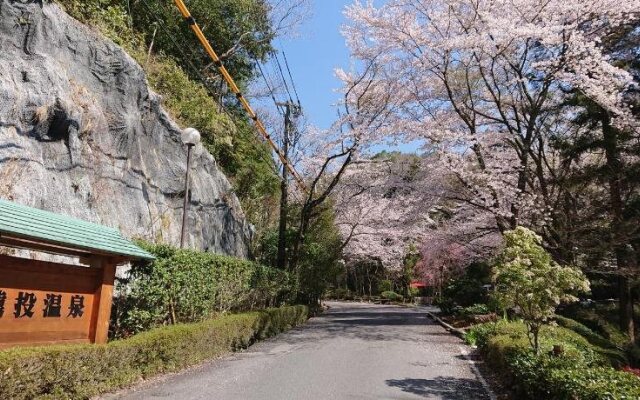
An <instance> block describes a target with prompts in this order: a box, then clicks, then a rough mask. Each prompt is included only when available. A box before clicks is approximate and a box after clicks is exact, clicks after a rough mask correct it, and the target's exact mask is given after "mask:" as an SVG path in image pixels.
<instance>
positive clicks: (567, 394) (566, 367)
mask: <svg viewBox="0 0 640 400" xmlns="http://www.w3.org/2000/svg"><path fill="white" fill-rule="evenodd" d="M564 322H566V321H564ZM540 336H541V354H540V355H535V354H534V353H533V352H532V351H531V348H530V345H529V342H528V340H527V338H526V328H525V326H524V324H522V323H519V322H510V323H507V322H504V321H501V322H499V323H497V324H493V323H489V324H483V325H478V326H476V327H474V328H472V329H471V330H470V331H469V333H468V335H467V341H469V342H472V343H474V344H477V345H478V347H479V348H480V349H481V350H482V352H483V353H484V355H485V357H486V359H487V362H488V363H489V364H490V365H491V366H493V367H494V368H496V369H497V370H498V371H499V372H501V373H502V375H503V376H505V378H507V379H508V380H510V381H511V383H512V387H513V388H514V389H515V390H516V392H518V394H519V395H520V396H522V397H523V398H526V399H532V400H537V399H547V400H576V399H579V400H627V399H639V398H640V378H638V377H636V376H635V375H633V374H630V373H627V372H623V371H618V370H616V369H614V368H612V367H611V365H617V361H618V360H617V359H616V357H612V354H610V353H609V352H610V351H611V350H612V349H610V348H609V349H605V348H602V347H599V346H596V345H594V344H592V343H590V342H589V341H588V340H587V339H586V338H584V337H583V336H581V335H579V334H578V333H576V332H574V331H572V330H569V329H565V328H562V327H551V326H545V327H544V328H543V330H542V331H541V333H540ZM591 339H592V340H593V338H591ZM554 345H561V346H562V347H563V349H564V353H563V354H562V355H560V356H553V355H551V354H550V352H551V349H552V347H553V346H554ZM616 356H617V354H616Z"/></svg>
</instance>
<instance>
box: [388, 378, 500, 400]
mask: <svg viewBox="0 0 640 400" xmlns="http://www.w3.org/2000/svg"><path fill="white" fill-rule="evenodd" d="M385 383H386V384H387V385H388V386H391V387H395V388H398V389H400V390H402V391H403V392H405V393H411V394H415V395H418V396H420V397H425V398H432V397H433V398H437V399H442V400H461V399H465V400H488V399H489V396H487V395H486V394H485V392H484V389H483V388H482V385H481V384H480V383H479V382H478V381H476V380H473V379H463V378H452V377H442V376H439V377H436V378H434V379H411V378H406V379H389V380H387V381H385Z"/></svg>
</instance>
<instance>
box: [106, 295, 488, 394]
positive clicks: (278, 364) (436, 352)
mask: <svg viewBox="0 0 640 400" xmlns="http://www.w3.org/2000/svg"><path fill="white" fill-rule="evenodd" d="M328 305H329V306H330V309H329V311H328V312H326V313H325V314H323V315H321V316H320V317H317V318H312V319H311V320H309V322H308V323H307V324H306V325H305V326H303V327H300V328H297V329H294V330H292V331H290V332H288V333H285V334H282V335H279V336H278V337H276V338H274V339H270V340H267V341H264V342H262V343H259V344H256V345H254V346H252V347H250V348H249V349H248V350H247V351H245V352H242V353H236V354H234V355H232V356H229V357H227V358H224V359H221V360H217V361H212V362H209V363H207V364H205V365H202V366H200V367H197V368H194V369H192V370H189V371H187V372H185V373H182V374H177V375H170V376H168V377H165V378H162V379H160V380H155V381H152V382H150V383H147V384H145V385H143V386H141V387H139V388H136V389H133V390H130V391H128V392H124V393H120V394H118V395H112V396H109V397H108V398H119V399H128V400H134V399H189V400H195V399H207V400H210V399H224V400H285V399H296V400H297V399H301V400H320V399H335V400H341V399H407V400H408V399H442V400H457V399H461V400H480V399H487V400H489V399H491V397H490V396H489V395H488V394H487V392H486V391H485V389H484V388H483V386H482V384H481V383H480V381H479V379H481V378H478V376H477V375H476V374H475V373H474V368H472V366H471V364H470V362H469V361H468V360H467V358H466V357H465V356H464V355H463V354H462V352H463V351H464V346H463V345H462V342H461V341H460V340H459V339H457V338H455V337H453V336H451V335H450V334H448V333H447V332H446V331H445V330H444V329H442V328H441V327H440V326H439V325H436V324H434V323H433V322H432V321H430V320H429V319H428V318H427V317H426V315H425V313H424V310H420V309H415V308H404V307H396V306H382V305H369V304H355V303H333V302H330V303H328Z"/></svg>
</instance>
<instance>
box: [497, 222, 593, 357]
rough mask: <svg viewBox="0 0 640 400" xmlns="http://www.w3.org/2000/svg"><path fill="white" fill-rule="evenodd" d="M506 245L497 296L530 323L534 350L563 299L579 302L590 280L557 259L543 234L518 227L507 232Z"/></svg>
mask: <svg viewBox="0 0 640 400" xmlns="http://www.w3.org/2000/svg"><path fill="white" fill-rule="evenodd" d="M504 238H505V242H506V246H505V248H504V250H503V251H502V253H501V254H500V256H499V257H498V260H497V262H496V265H495V266H494V281H495V284H496V288H495V292H494V298H495V299H496V301H497V302H498V303H499V304H500V305H502V307H503V308H513V309H515V310H516V311H517V313H518V314H519V315H520V316H522V318H523V319H524V321H525V324H526V325H527V331H528V338H529V341H530V343H531V347H532V348H533V349H534V351H536V352H538V350H539V341H538V337H539V332H540V329H541V327H542V326H543V325H544V324H547V323H548V322H549V319H550V318H551V317H553V315H554V314H555V310H556V308H557V307H558V305H559V304H560V303H561V302H568V303H570V302H575V301H577V300H578V298H577V297H575V296H574V294H575V293H577V292H586V291H588V290H589V281H588V280H587V279H586V278H585V276H584V275H583V274H582V272H581V271H580V270H578V269H576V268H572V267H563V266H560V265H559V264H558V263H556V262H555V261H553V259H552V258H551V255H550V254H549V253H548V252H547V251H546V250H545V249H544V248H543V247H542V238H541V237H540V236H538V235H536V234H535V233H534V232H532V231H531V230H529V229H527V228H523V227H518V228H516V229H514V230H512V231H508V232H506V233H505V234H504Z"/></svg>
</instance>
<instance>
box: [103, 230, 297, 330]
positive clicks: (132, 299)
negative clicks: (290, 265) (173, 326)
mask: <svg viewBox="0 0 640 400" xmlns="http://www.w3.org/2000/svg"><path fill="white" fill-rule="evenodd" d="M138 244H139V245H140V246H141V247H143V248H144V249H145V250H147V251H149V252H150V253H152V254H153V255H154V256H155V257H156V259H155V260H154V261H153V262H139V263H135V264H134V265H133V266H132V268H131V269H130V270H129V273H128V275H127V277H126V278H125V279H121V280H120V281H119V285H118V290H117V293H116V299H115V302H114V306H113V310H112V311H113V312H112V318H111V329H110V330H111V337H112V338H123V337H127V336H130V335H132V334H136V333H139V332H142V331H146V330H149V329H151V328H154V327H156V326H161V325H164V324H167V323H174V322H176V323H194V322H200V321H204V320H207V319H211V318H212V317H213V316H214V315H216V314H218V313H225V312H229V311H231V312H243V311H250V310H256V309H264V308H267V307H278V306H281V305H285V304H287V303H289V300H290V298H291V297H292V293H293V291H294V288H293V280H292V279H291V277H290V275H289V274H288V273H287V272H285V271H282V270H278V269H276V268H269V267H266V266H264V265H260V264H258V263H255V262H252V261H249V260H243V259H239V258H235V257H228V256H224V255H220V254H213V253H208V252H203V251H196V250H188V249H178V248H175V247H172V246H169V245H166V244H150V243H145V242H142V241H139V242H138Z"/></svg>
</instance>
